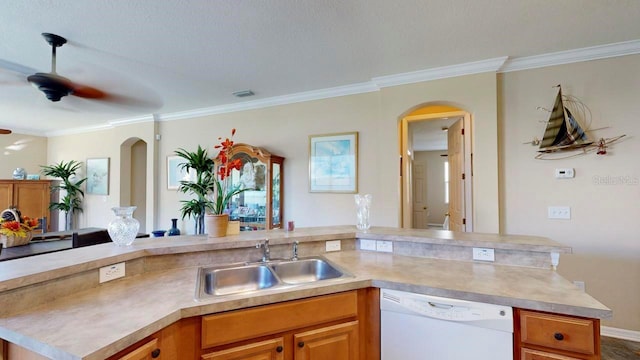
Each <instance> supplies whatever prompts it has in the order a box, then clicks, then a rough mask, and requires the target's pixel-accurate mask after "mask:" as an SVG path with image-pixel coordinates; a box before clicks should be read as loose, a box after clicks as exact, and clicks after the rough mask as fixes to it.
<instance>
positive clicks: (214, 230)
mask: <svg viewBox="0 0 640 360" xmlns="http://www.w3.org/2000/svg"><path fill="white" fill-rule="evenodd" d="M205 221H206V223H207V236H208V237H210V238H216V237H222V236H226V235H227V226H228V224H229V214H222V215H211V214H207V215H206V216H205Z"/></svg>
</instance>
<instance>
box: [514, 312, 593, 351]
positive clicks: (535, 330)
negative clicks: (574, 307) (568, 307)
mask: <svg viewBox="0 0 640 360" xmlns="http://www.w3.org/2000/svg"><path fill="white" fill-rule="evenodd" d="M520 326H521V333H520V338H521V340H522V342H523V343H524V344H532V345H539V346H545V347H549V348H553V349H560V350H566V351H573V352H577V353H582V354H589V355H592V354H594V353H595V350H596V349H595V325H594V321H593V320H590V319H582V318H574V317H568V316H560V315H552V314H544V313H537V312H530V311H524V310H523V311H520ZM523 359H524V357H523ZM534 359H535V357H534ZM542 359H544V358H542ZM559 359H561V358H559Z"/></svg>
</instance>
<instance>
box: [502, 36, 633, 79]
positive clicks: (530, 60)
mask: <svg viewBox="0 0 640 360" xmlns="http://www.w3.org/2000/svg"><path fill="white" fill-rule="evenodd" d="M633 54H640V40H632V41H625V42H619V43H613V44H606V45H599V46H592V47H586V48H580V49H573V50H566V51H558V52H555V53H548V54H542V55H534V56H526V57H519V58H511V59H509V60H508V61H507V62H506V63H505V64H504V65H503V66H502V68H500V69H499V70H498V72H500V73H505V72H511V71H520V70H528V69H537V68H541V67H546V66H554V65H564V64H571V63H577V62H583V61H590V60H598V59H606V58H611V57H618V56H625V55H633Z"/></svg>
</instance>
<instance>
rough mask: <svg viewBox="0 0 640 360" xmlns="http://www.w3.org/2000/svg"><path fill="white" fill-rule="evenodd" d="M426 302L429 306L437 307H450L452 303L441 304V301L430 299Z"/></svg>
mask: <svg viewBox="0 0 640 360" xmlns="http://www.w3.org/2000/svg"><path fill="white" fill-rule="evenodd" d="M427 304H429V306H431V307H434V308H438V309H451V308H452V307H453V305H449V304H441V303H437V302H432V301H429V302H427Z"/></svg>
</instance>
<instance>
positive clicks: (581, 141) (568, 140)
mask: <svg viewBox="0 0 640 360" xmlns="http://www.w3.org/2000/svg"><path fill="white" fill-rule="evenodd" d="M592 143H593V141H590V140H589V138H588V137H587V134H585V132H584V130H583V129H582V127H581V126H580V124H579V123H578V121H577V120H576V119H575V117H574V116H573V114H571V111H569V109H568V108H566V107H565V105H564V103H563V100H562V89H561V88H560V86H559V85H558V95H557V96H556V102H555V104H554V105H553V110H552V111H551V115H550V116H549V121H548V122H547V128H546V129H545V131H544V137H543V138H542V141H541V142H540V149H539V150H538V151H539V152H553V151H558V150H570V149H576V148H581V147H584V146H587V145H590V144H592Z"/></svg>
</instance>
